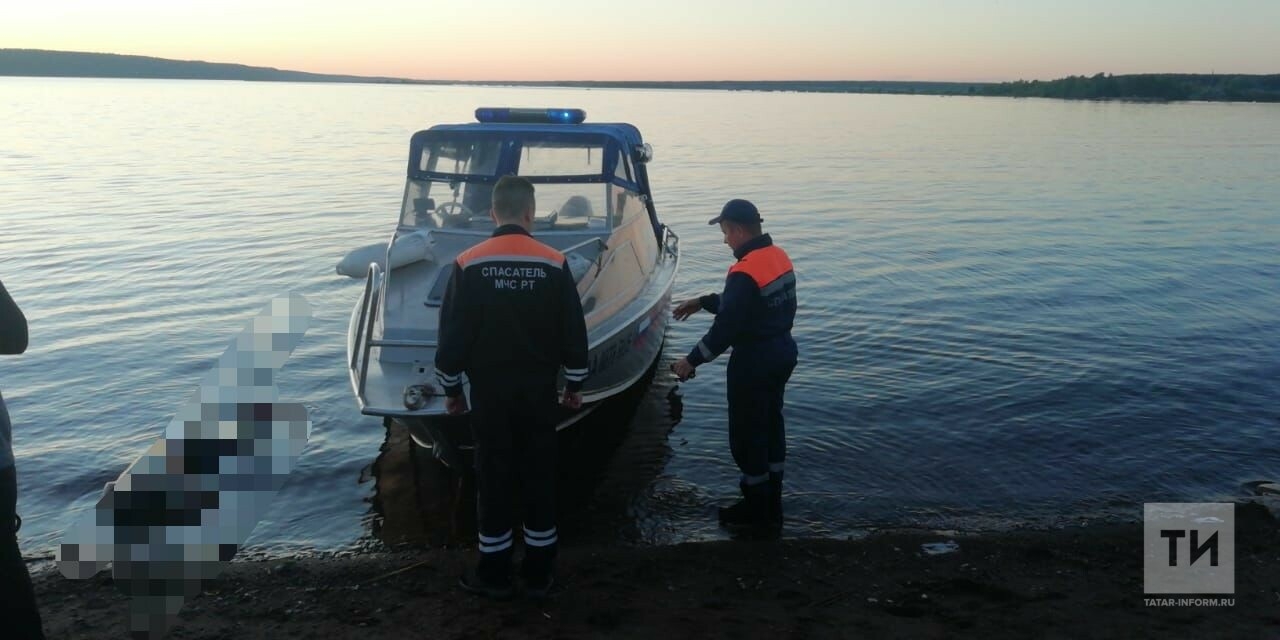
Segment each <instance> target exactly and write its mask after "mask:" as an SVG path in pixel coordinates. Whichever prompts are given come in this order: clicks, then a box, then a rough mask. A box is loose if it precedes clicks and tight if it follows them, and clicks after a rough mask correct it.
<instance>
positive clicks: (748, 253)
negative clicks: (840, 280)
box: [686, 233, 796, 367]
mask: <svg viewBox="0 0 1280 640" xmlns="http://www.w3.org/2000/svg"><path fill="white" fill-rule="evenodd" d="M733 255H734V257H736V258H737V259H738V261H737V262H736V263H734V265H733V266H732V267H730V268H729V275H728V277H726V278H725V281H724V292H723V293H720V294H714V293H713V294H711V295H707V296H702V297H701V298H699V301H701V303H702V308H703V309H706V310H707V311H710V312H711V313H714V314H716V320H715V322H714V323H713V324H712V325H711V329H710V330H709V331H707V334H706V335H705V336H703V337H702V339H701V340H699V341H698V344H697V346H695V347H694V348H693V350H692V351H690V352H689V355H688V356H686V357H687V358H688V360H689V364H691V365H693V366H695V367H696V366H698V365H700V364H702V363H704V362H710V361H711V360H714V359H715V358H716V357H717V356H719V355H720V354H722V353H724V352H725V351H726V350H727V349H728V348H729V347H734V348H737V349H741V348H743V347H748V346H749V345H753V344H758V343H764V342H768V341H771V340H775V339H779V338H786V339H787V341H790V340H791V327H792V325H793V324H794V323H795V318H796V276H795V271H794V270H793V269H792V265H791V259H790V258H789V257H787V254H786V252H784V251H783V250H782V249H781V248H779V247H777V246H776V245H774V244H773V239H772V238H770V237H769V234H767V233H766V234H763V235H760V236H757V237H755V238H752V239H751V240H749V241H747V242H746V244H743V245H742V246H741V247H738V249H737V250H736V251H734V252H733Z"/></svg>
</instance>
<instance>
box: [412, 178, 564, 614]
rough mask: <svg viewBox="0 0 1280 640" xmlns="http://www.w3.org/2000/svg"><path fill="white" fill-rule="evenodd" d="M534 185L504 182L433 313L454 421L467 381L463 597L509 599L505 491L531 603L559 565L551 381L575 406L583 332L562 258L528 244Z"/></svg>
mask: <svg viewBox="0 0 1280 640" xmlns="http://www.w3.org/2000/svg"><path fill="white" fill-rule="evenodd" d="M534 209H535V207H534V190H533V185H532V184H530V183H529V181H528V180H525V179H524V178H518V177H515V176H507V177H504V178H502V179H500V180H498V183H497V184H496V185H495V186H494V188H493V209H492V210H491V211H490V215H491V216H492V217H493V220H494V224H495V225H496V226H497V229H495V230H494V232H493V237H491V238H489V239H488V240H485V241H484V242H482V243H480V244H478V245H476V246H475V247H472V248H471V249H469V250H467V251H465V252H463V253H462V254H460V255H459V256H458V258H457V260H456V261H455V264H454V269H453V274H452V276H451V278H450V280H449V285H448V289H446V291H445V296H444V300H443V303H442V305H441V308H440V341H439V342H440V344H439V349H438V350H437V351H436V377H437V379H438V380H439V382H440V384H441V386H443V387H444V390H445V395H446V400H445V403H446V409H447V410H448V412H449V413H450V414H455V415H456V414H460V413H463V412H465V411H466V410H467V398H466V396H464V395H463V393H462V391H463V389H462V385H463V378H462V374H463V373H464V372H465V373H466V376H467V379H468V380H469V381H470V383H471V404H472V406H471V429H472V433H473V434H474V437H475V445H476V448H475V468H476V478H477V490H478V498H477V508H478V512H479V514H478V518H479V529H480V532H479V533H480V544H479V547H480V561H479V563H478V565H477V567H476V570H475V572H474V573H473V574H469V575H467V576H464V577H463V578H462V580H461V585H462V587H463V588H464V589H466V590H467V591H470V592H473V593H479V594H483V595H486V596H490V597H495V598H505V597H509V596H510V595H511V594H512V587H511V576H510V573H511V556H512V545H513V543H514V541H515V535H514V531H513V530H512V524H513V522H512V521H513V517H512V505H511V502H512V495H511V494H512V492H513V489H514V486H513V484H514V483H515V482H516V481H519V482H520V483H521V491H522V494H523V496H524V502H525V512H524V523H523V524H524V526H523V529H524V545H525V554H524V561H523V563H522V565H521V574H522V577H523V578H524V583H525V589H526V592H528V593H529V594H530V595H534V596H540V595H545V594H546V593H547V591H548V590H549V589H550V588H551V586H552V584H553V583H554V576H553V574H552V566H553V562H554V560H555V556H556V546H557V534H556V516H555V471H556V432H555V425H556V395H557V391H556V377H557V374H558V372H559V370H560V367H561V366H563V367H564V377H565V381H566V383H567V384H566V386H565V389H564V393H563V395H561V397H560V404H561V405H564V406H566V407H568V408H570V409H577V408H579V407H580V406H581V405H582V393H581V389H582V382H583V381H584V380H586V378H587V329H586V324H585V322H584V320H583V315H582V303H581V300H580V299H579V297H578V290H577V287H576V286H575V284H574V281H573V277H572V275H571V274H570V272H569V265H568V263H567V262H566V260H565V257H564V255H563V254H561V253H560V252H559V251H556V250H555V249H553V248H551V247H548V246H547V245H544V244H542V243H540V242H538V241H537V240H534V239H533V237H531V236H530V235H529V231H530V229H532V228H533V216H534Z"/></svg>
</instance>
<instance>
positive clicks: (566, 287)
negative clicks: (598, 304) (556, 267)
mask: <svg viewBox="0 0 1280 640" xmlns="http://www.w3.org/2000/svg"><path fill="white" fill-rule="evenodd" d="M561 273H562V274H563V276H562V281H563V284H562V285H561V287H560V291H561V295H560V298H561V302H560V305H561V308H560V317H561V319H562V322H564V327H563V328H562V329H561V330H560V335H561V336H562V339H563V340H564V344H562V345H561V346H560V360H561V362H562V364H563V366H564V379H565V387H564V395H563V396H561V398H560V404H562V405H564V406H565V407H568V408H570V409H577V408H579V407H581V406H582V383H583V382H584V381H586V379H587V376H588V375H590V373H591V372H590V371H589V366H590V363H589V361H588V359H587V320H586V318H585V317H583V314H582V299H581V298H580V297H579V296H578V286H577V284H575V283H574V281H573V276H572V275H570V274H571V272H570V271H569V262H568V260H566V261H565V263H564V266H563V269H562V270H561Z"/></svg>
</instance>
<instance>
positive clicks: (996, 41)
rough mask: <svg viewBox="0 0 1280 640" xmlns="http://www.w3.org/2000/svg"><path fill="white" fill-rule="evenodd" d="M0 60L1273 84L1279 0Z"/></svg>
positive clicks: (1106, 4) (323, 10) (628, 23)
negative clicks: (120, 58) (1142, 76)
mask: <svg viewBox="0 0 1280 640" xmlns="http://www.w3.org/2000/svg"><path fill="white" fill-rule="evenodd" d="M0 48H26V49H56V50H63V51H91V52H101V53H122V54H134V55H146V56H156V57H161V58H175V59H181V60H205V61H209V62H235V63H240V64H247V65H254V66H267V67H276V68H280V69H291V70H298V71H311V72H317V73H342V74H355V75H378V76H393V77H404V78H417V79H441V80H946V81H1002V80H1018V79H1027V80H1030V79H1051V78H1057V77H1062V76H1066V75H1080V74H1084V75H1093V74H1095V73H1098V72H1107V73H1115V74H1120V73H1146V72H1151V73H1158V72H1171V73H1172V72H1181V73H1213V72H1216V73H1280V0H1109V1H1101V0H894V1H892V2H890V1H886V0H874V1H873V0H645V1H642V2H634V3H624V2H605V1H601V0H591V1H588V0H544V1H541V2H521V1H518V0H476V1H474V2H472V1H465V2H463V1H452V0H449V1H442V0H415V1H406V0H358V1H357V0H346V1H341V2H333V1H329V0H310V1H307V0H213V1H207V0H39V1H31V0H6V2H5V8H4V9H3V11H0Z"/></svg>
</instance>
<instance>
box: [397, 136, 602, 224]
mask: <svg viewBox="0 0 1280 640" xmlns="http://www.w3.org/2000/svg"><path fill="white" fill-rule="evenodd" d="M504 149H506V150H507V157H506V158H505V159H504V158H503V157H502V156H503V151H504ZM604 155H605V145H604V141H603V140H598V139H591V140H534V139H523V140H518V141H511V140H507V141H504V140H502V139H499V138H488V137H469V136H459V137H442V138H438V139H433V140H430V141H428V142H427V143H426V144H424V145H423V146H422V149H421V153H420V155H418V157H417V161H416V162H415V163H413V167H414V168H416V171H411V173H410V178H409V182H408V185H407V187H406V189H405V196H404V203H403V206H402V208H401V214H400V224H401V225H403V226H407V227H417V228H465V229H486V228H487V229H492V228H493V221H492V219H491V218H490V217H489V210H490V208H491V205H492V191H493V180H494V178H495V177H496V176H497V175H499V174H500V173H508V172H512V171H510V170H511V168H512V166H513V165H514V167H515V169H516V170H515V171H514V173H516V174H517V175H521V176H525V177H528V178H530V179H531V180H532V181H533V182H534V184H535V186H534V189H535V201H536V203H537V207H536V211H535V218H534V220H535V224H534V226H535V230H544V231H568V230H607V229H608V228H609V216H610V215H611V214H616V211H615V209H616V208H617V207H616V205H615V203H614V202H612V201H611V199H610V198H609V197H608V193H609V191H610V189H609V184H608V183H607V182H605V181H604V180H603V179H602V171H603V170H604V169H603V167H604V164H605V163H604ZM613 164H614V166H615V167H617V169H616V170H617V171H620V172H621V173H622V175H623V176H626V173H627V169H626V163H625V161H621V162H618V161H615V162H614V163H613Z"/></svg>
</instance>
